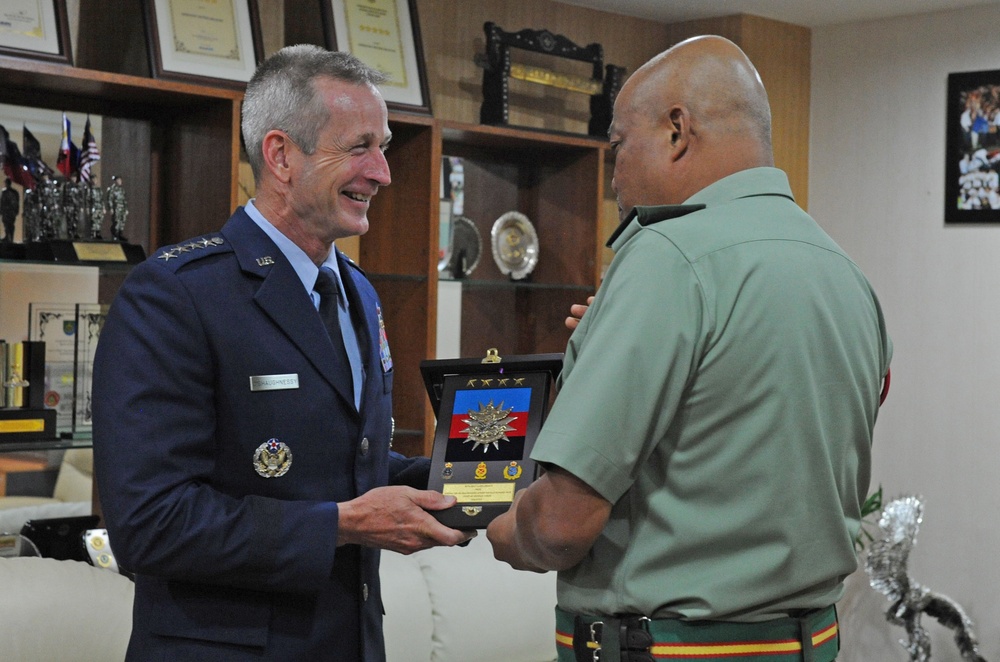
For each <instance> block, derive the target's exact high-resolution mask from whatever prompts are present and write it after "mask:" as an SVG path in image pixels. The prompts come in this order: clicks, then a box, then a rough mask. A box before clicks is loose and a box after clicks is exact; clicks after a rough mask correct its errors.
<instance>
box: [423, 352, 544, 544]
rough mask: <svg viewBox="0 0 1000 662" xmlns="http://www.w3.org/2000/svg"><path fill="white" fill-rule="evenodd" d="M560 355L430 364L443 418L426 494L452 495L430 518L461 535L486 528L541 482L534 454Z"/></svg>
mask: <svg viewBox="0 0 1000 662" xmlns="http://www.w3.org/2000/svg"><path fill="white" fill-rule="evenodd" d="M562 356H563V355H562V354H534V355H525V356H513V357H507V358H503V359H501V360H500V361H498V362H489V363H484V362H483V360H482V359H444V360H436V361H424V362H423V363H421V365H420V370H421V372H422V373H423V376H424V383H425V385H426V386H427V393H428V396H429V397H430V399H431V403H432V404H433V405H434V410H435V412H436V413H437V429H436V431H435V434H434V448H433V451H432V452H431V470H430V478H429V479H428V482H427V487H428V489H432V490H437V491H439V492H441V493H442V494H446V495H452V496H454V497H455V498H456V499H457V500H458V502H457V503H456V504H455V506H453V507H451V508H449V509H447V510H441V511H436V512H432V513H431V514H432V515H433V516H434V517H435V518H436V519H437V520H438V521H440V522H441V523H443V524H446V525H447V526H450V527H453V528H456V529H483V528H486V527H487V526H488V525H489V523H490V522H491V521H493V519H494V518H495V517H497V516H498V515H501V514H503V513H504V512H506V511H507V509H508V508H510V505H511V503H512V502H513V501H514V494H515V492H516V491H517V490H519V489H521V488H524V487H527V486H528V485H530V484H531V482H532V481H534V480H535V478H536V477H537V476H538V468H537V467H536V466H535V462H534V461H533V460H532V459H531V449H532V448H533V447H534V443H535V439H536V438H537V437H538V433H539V431H540V430H541V428H542V423H543V422H544V420H545V415H546V413H547V411H548V406H549V396H550V393H551V386H552V383H553V381H554V380H555V379H556V377H557V376H558V375H559V372H560V370H561V369H562Z"/></svg>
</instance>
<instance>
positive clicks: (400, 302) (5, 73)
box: [0, 56, 608, 455]
mask: <svg viewBox="0 0 1000 662" xmlns="http://www.w3.org/2000/svg"><path fill="white" fill-rule="evenodd" d="M0 86H2V87H3V89H4V92H5V102H7V103H12V104H17V105H23V106H30V107H40V108H50V109H56V110H75V111H78V112H89V113H94V114H100V115H102V116H103V118H104V120H103V121H104V130H103V133H104V144H103V145H101V151H102V172H103V173H106V174H107V176H110V175H111V174H113V173H122V174H123V175H122V176H123V177H124V178H126V187H127V189H128V190H129V199H130V205H129V207H130V217H129V232H130V236H129V238H130V240H131V241H134V242H135V243H141V244H144V246H145V248H146V250H147V253H148V254H152V252H153V251H154V250H155V249H156V248H157V247H159V246H161V245H165V244H169V243H175V242H178V241H181V240H183V239H185V238H188V237H191V236H194V235H198V234H203V233H206V232H212V231H215V230H218V229H219V227H221V225H222V223H223V222H224V221H225V220H226V219H227V218H228V217H229V215H230V214H231V213H232V210H233V209H234V208H235V207H236V206H237V204H238V183H237V182H238V172H239V153H240V133H239V119H240V116H239V109H240V101H241V99H242V94H241V93H240V92H238V91H234V90H230V89H221V88H213V87H207V86H202V85H193V84H188V83H178V82H171V81H165V80H155V79H150V78H144V77H140V76H131V75H122V74H113V73H106V72H101V71H93V70H87V69H81V68H77V67H69V66H65V65H56V64H50V63H44V62H36V61H29V60H21V59H18V58H9V57H2V56H0ZM389 125H390V129H391V130H392V133H393V139H392V144H391V147H390V149H389V151H388V152H387V158H388V160H389V165H390V168H391V172H392V184H391V185H390V186H388V187H386V188H384V189H382V190H380V191H379V193H378V195H377V196H376V197H375V199H374V200H373V203H372V207H371V211H370V217H369V218H370V221H371V224H370V230H369V231H368V233H367V234H366V235H365V236H363V237H362V238H361V239H360V241H359V249H358V250H359V259H360V264H361V266H362V267H363V268H364V270H365V272H366V273H367V275H368V277H369V278H370V280H371V281H372V283H373V284H374V285H375V287H376V289H377V291H378V293H379V296H380V297H381V299H382V306H383V310H382V313H383V317H384V319H385V324H386V332H387V334H388V336H389V341H390V346H391V348H392V357H393V362H394V367H395V379H394V385H395V390H394V395H393V409H394V416H395V420H396V436H395V440H394V448H395V449H396V450H398V451H400V452H402V453H404V454H408V455H414V454H429V452H430V446H431V443H432V440H433V431H434V426H435V421H434V412H433V410H432V409H431V406H430V403H429V401H428V398H427V395H426V393H425V392H424V385H423V381H422V378H421V375H420V370H419V365H420V361H422V360H423V359H425V358H433V357H434V354H435V351H436V334H437V328H436V325H437V318H436V308H437V288H438V269H437V262H438V260H437V257H438V256H437V247H438V245H439V241H438V239H439V237H438V214H439V190H440V184H441V181H440V178H441V158H442V156H457V157H461V158H462V159H463V161H464V164H465V210H464V213H463V215H465V216H466V217H468V218H470V219H472V220H474V222H475V223H476V226H477V228H478V230H479V232H480V234H481V235H482V237H483V255H482V257H481V259H480V261H479V265H478V267H477V268H476V270H475V271H474V272H473V273H472V274H471V275H470V277H469V278H468V279H465V280H463V294H462V310H463V313H462V320H461V326H462V347H461V351H462V354H463V355H465V356H478V355H485V351H486V349H487V348H490V347H496V348H497V349H499V351H500V354H501V356H502V355H504V354H508V355H510V354H530V353H542V352H545V353H547V352H561V351H563V350H564V348H565V344H566V340H567V339H568V337H569V332H568V331H567V330H566V328H565V327H564V325H563V319H564V318H565V316H566V314H567V311H568V308H569V306H570V304H572V303H576V302H581V301H583V300H584V299H585V298H586V296H588V295H589V294H591V293H593V291H594V290H595V289H596V287H597V285H598V282H599V277H600V268H601V265H600V260H599V255H600V244H601V240H600V237H599V235H600V234H602V233H601V231H600V227H601V224H600V215H601V208H602V204H604V187H605V169H606V161H607V155H608V150H607V144H606V143H605V142H604V141H601V140H596V139H592V138H588V137H585V136H577V135H568V134H552V133H547V132H542V131H534V130H527V129H516V128H509V127H489V126H481V125H473V124H462V123H455V122H450V121H439V120H435V119H433V118H431V117H428V116H424V115H416V114H408V113H396V112H394V113H390V115H389ZM140 200H148V204H147V205H144V204H140V203H139V201H140ZM511 210H517V211H520V212H521V213H523V214H525V215H526V216H527V217H528V218H529V219H531V221H532V223H533V224H534V226H535V228H536V230H537V233H538V236H539V261H538V265H537V267H536V269H535V270H534V272H533V273H532V274H531V275H530V277H529V278H527V279H525V280H523V281H511V280H509V279H508V278H507V277H506V276H504V275H503V274H501V272H500V270H499V268H498V267H496V265H495V264H494V262H493V260H492V256H491V250H490V241H489V238H490V230H491V228H492V225H493V223H494V221H495V220H496V219H497V218H499V217H500V216H501V215H502V214H503V213H505V212H507V211H511ZM124 273H125V272H124V270H108V273H107V276H106V277H105V275H104V273H103V272H102V278H101V302H102V303H109V302H110V300H111V298H113V295H114V292H115V291H116V290H117V287H118V285H120V282H121V280H122V279H123V278H124ZM106 280H107V282H105V281H106Z"/></svg>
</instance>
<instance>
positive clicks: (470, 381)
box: [466, 379, 476, 388]
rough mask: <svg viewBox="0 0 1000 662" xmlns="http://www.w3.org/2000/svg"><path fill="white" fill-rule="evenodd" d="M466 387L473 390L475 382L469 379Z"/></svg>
mask: <svg viewBox="0 0 1000 662" xmlns="http://www.w3.org/2000/svg"><path fill="white" fill-rule="evenodd" d="M466 386H467V387H469V388H475V386H476V380H475V379H470V380H469V383H468V384H466Z"/></svg>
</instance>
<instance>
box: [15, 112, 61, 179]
mask: <svg viewBox="0 0 1000 662" xmlns="http://www.w3.org/2000/svg"><path fill="white" fill-rule="evenodd" d="M22 128H23V132H24V140H23V143H24V162H25V165H27V166H28V170H30V171H31V175H32V177H34V178H35V179H36V180H37V179H41V177H42V173H44V174H46V175H48V176H49V177H52V176H53V175H54V174H55V171H53V170H52V168H51V167H49V164H47V163H46V162H45V161H43V160H42V144H41V143H40V142H38V138H36V137H35V135H34V134H33V133H31V131H29V130H28V126H27V125H26V124H25V125H22Z"/></svg>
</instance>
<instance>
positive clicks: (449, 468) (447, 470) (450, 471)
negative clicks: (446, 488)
mask: <svg viewBox="0 0 1000 662" xmlns="http://www.w3.org/2000/svg"><path fill="white" fill-rule="evenodd" d="M454 475H455V470H454V467H453V465H452V463H451V462H445V463H444V469H443V470H442V471H441V477H442V478H451V477H452V476H454Z"/></svg>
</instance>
